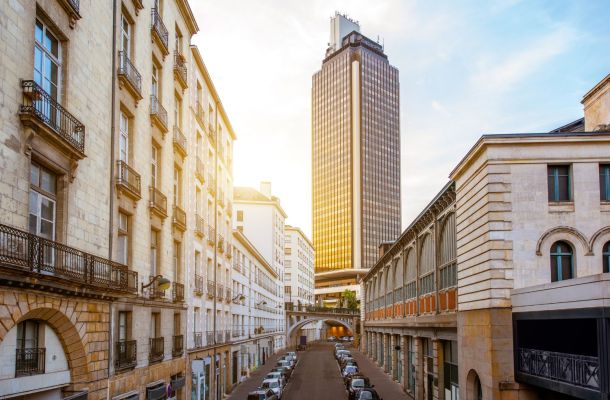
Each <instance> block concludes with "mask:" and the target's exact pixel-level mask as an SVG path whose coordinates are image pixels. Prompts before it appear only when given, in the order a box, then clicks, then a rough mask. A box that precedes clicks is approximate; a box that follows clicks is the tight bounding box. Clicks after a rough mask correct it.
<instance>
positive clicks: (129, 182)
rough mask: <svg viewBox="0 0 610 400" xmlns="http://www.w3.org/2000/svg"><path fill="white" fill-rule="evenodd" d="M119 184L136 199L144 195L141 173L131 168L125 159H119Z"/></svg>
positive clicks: (117, 181)
mask: <svg viewBox="0 0 610 400" xmlns="http://www.w3.org/2000/svg"><path fill="white" fill-rule="evenodd" d="M116 183H117V185H118V186H119V187H120V188H123V189H125V191H126V192H127V193H129V194H131V195H132V197H134V198H135V199H138V200H139V199H140V198H141V197H142V188H141V183H140V174H138V173H137V172H136V170H135V169H133V168H131V167H130V166H129V165H128V164H127V163H126V162H125V161H122V160H118V161H117V180H116Z"/></svg>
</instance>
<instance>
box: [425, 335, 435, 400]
mask: <svg viewBox="0 0 610 400" xmlns="http://www.w3.org/2000/svg"><path fill="white" fill-rule="evenodd" d="M423 347H424V349H423V350H424V389H425V392H426V395H425V398H426V399H427V400H432V399H433V398H434V394H433V387H434V349H433V348H432V340H430V339H428V338H424V339H423Z"/></svg>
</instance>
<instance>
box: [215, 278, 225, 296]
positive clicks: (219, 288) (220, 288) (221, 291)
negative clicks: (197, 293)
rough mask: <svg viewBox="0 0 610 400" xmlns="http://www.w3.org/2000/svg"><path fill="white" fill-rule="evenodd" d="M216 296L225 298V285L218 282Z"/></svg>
mask: <svg viewBox="0 0 610 400" xmlns="http://www.w3.org/2000/svg"><path fill="white" fill-rule="evenodd" d="M216 298H217V299H218V300H222V299H223V298H224V286H222V285H221V284H220V283H218V282H217V283H216Z"/></svg>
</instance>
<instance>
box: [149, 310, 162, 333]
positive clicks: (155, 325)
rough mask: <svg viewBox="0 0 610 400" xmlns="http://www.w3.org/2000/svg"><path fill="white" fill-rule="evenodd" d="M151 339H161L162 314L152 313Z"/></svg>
mask: <svg viewBox="0 0 610 400" xmlns="http://www.w3.org/2000/svg"><path fill="white" fill-rule="evenodd" d="M150 337H151V338H158V337H161V314H160V313H158V312H153V313H151V318H150Z"/></svg>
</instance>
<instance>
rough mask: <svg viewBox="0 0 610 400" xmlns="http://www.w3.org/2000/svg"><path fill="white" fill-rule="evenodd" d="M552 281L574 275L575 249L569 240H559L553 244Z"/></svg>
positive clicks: (569, 277) (570, 277)
mask: <svg viewBox="0 0 610 400" xmlns="http://www.w3.org/2000/svg"><path fill="white" fill-rule="evenodd" d="M550 255H551V282H557V281H563V280H566V279H572V278H573V277H574V251H573V250H572V246H570V245H569V244H568V243H567V242H564V241H558V242H555V243H553V245H552V246H551V254H550Z"/></svg>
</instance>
